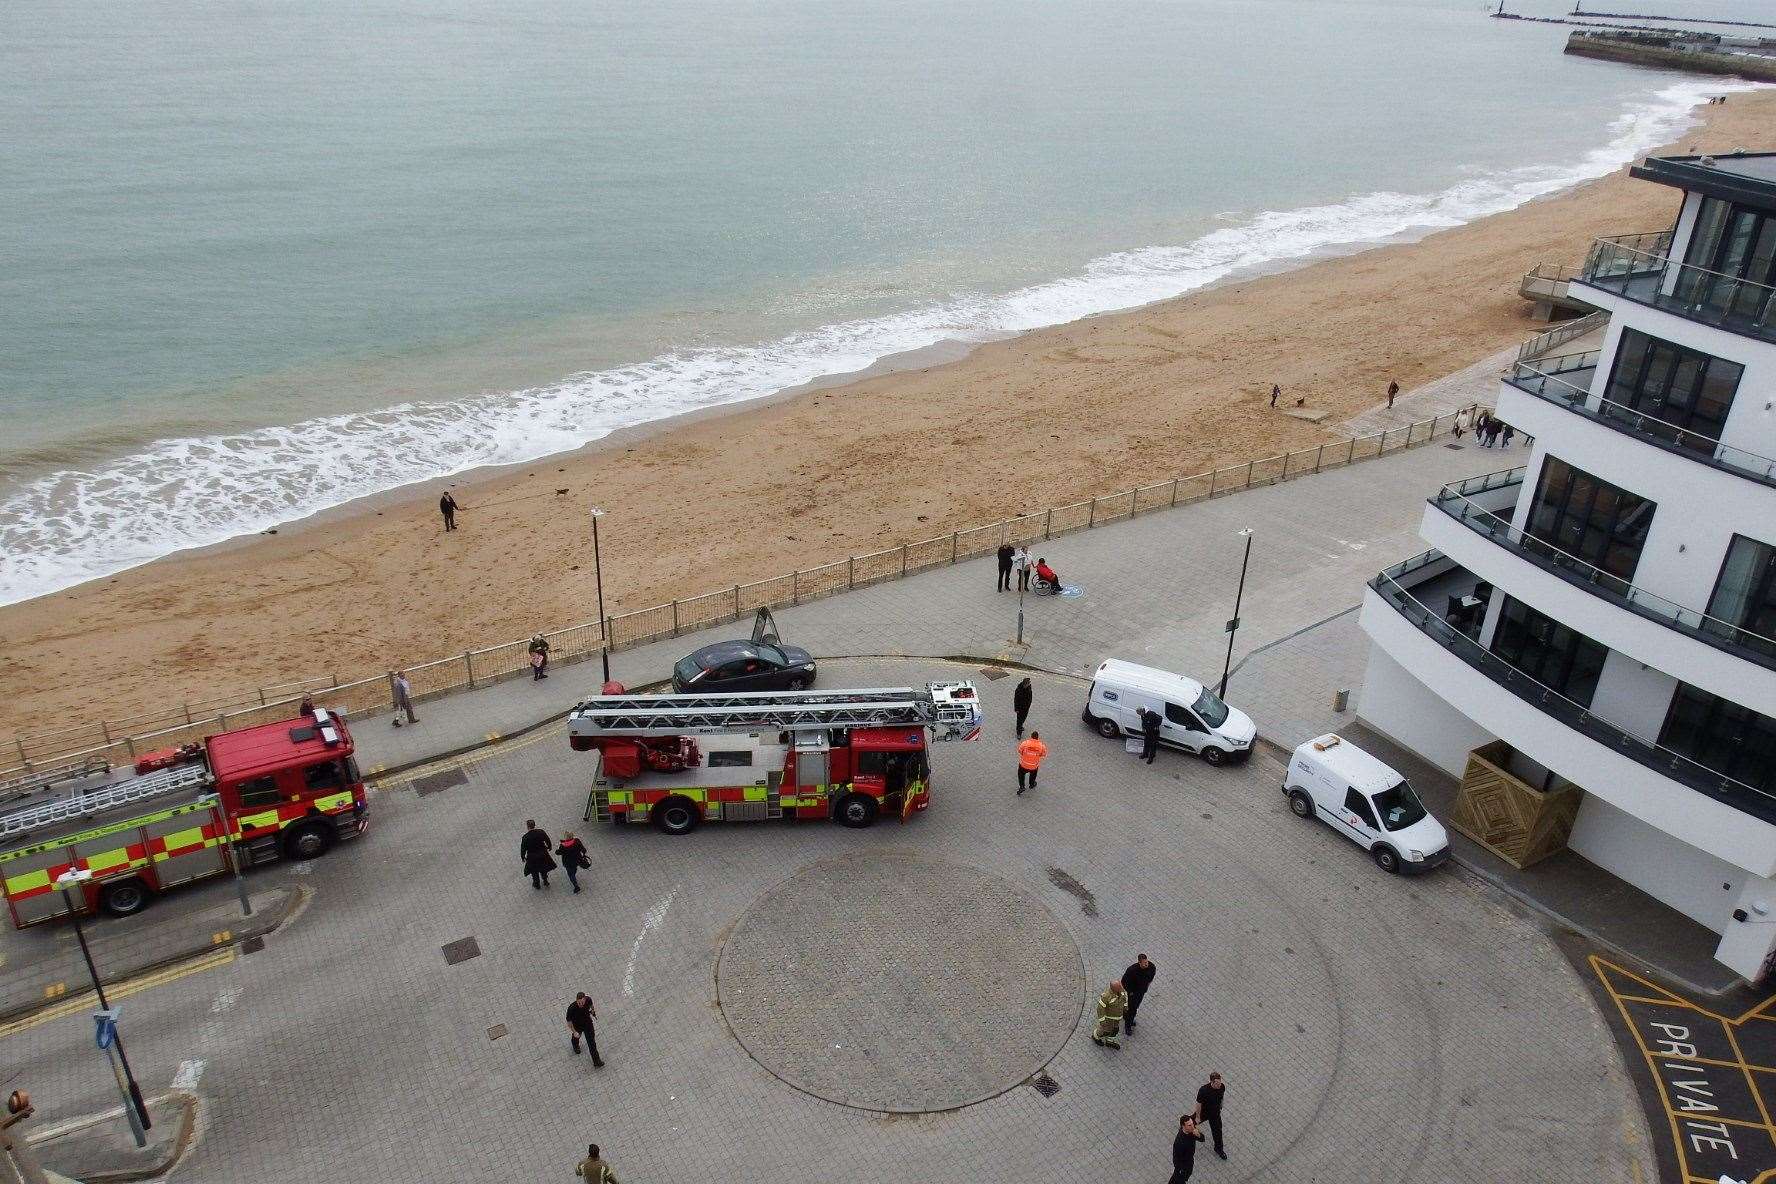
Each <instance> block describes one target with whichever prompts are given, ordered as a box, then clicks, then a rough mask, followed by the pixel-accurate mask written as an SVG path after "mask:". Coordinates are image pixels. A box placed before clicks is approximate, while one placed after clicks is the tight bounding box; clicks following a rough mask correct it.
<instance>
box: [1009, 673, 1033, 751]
mask: <svg viewBox="0 0 1776 1184" xmlns="http://www.w3.org/2000/svg"><path fill="white" fill-rule="evenodd" d="M1035 694H1036V691H1035V688H1034V687H1032V686H1031V685H1030V680H1029V679H1027V678H1026V679H1024V681H1022V682H1020V683H1018V685H1017V690H1015V691H1013V692H1012V693H1011V706H1012V708H1013V710H1015V711H1016V712H1017V733H1018V739H1020V740H1021V739H1023V736H1024V720H1025V719H1026V718H1027V717H1028V716H1029V714H1030V700H1031V699H1032V698H1033V697H1034V696H1035Z"/></svg>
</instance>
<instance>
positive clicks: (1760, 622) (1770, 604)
mask: <svg viewBox="0 0 1776 1184" xmlns="http://www.w3.org/2000/svg"><path fill="white" fill-rule="evenodd" d="M1708 615H1709V616H1710V617H1712V618H1714V620H1712V621H1709V622H1707V623H1706V626H1705V627H1706V628H1708V629H1710V630H1712V631H1714V632H1717V633H1724V632H1726V626H1732V627H1735V628H1738V629H1743V630H1745V632H1746V633H1754V634H1757V635H1758V636H1757V637H1747V636H1745V634H1738V635H1736V636H1735V637H1734V640H1736V641H1738V642H1740V643H1741V644H1744V645H1747V646H1750V647H1752V648H1754V649H1757V650H1760V651H1762V652H1763V653H1766V654H1770V655H1772V656H1776V546H1771V545H1770V544H1769V543H1760V542H1759V541H1758V540H1756V539H1748V538H1746V537H1745V536H1744V535H1738V534H1736V535H1734V536H1733V545H1732V546H1730V547H1728V548H1727V557H1726V559H1725V560H1723V561H1722V562H1721V569H1720V577H1719V578H1718V579H1716V580H1715V581H1714V595H1712V596H1710V597H1709V598H1708Z"/></svg>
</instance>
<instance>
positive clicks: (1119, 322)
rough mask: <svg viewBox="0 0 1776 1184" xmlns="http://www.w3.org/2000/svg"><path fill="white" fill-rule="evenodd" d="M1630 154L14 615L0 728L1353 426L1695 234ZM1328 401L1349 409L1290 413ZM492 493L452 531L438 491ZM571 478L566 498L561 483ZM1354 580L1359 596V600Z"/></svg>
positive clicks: (500, 624) (356, 665)
mask: <svg viewBox="0 0 1776 1184" xmlns="http://www.w3.org/2000/svg"><path fill="white" fill-rule="evenodd" d="M1698 117H1699V118H1700V119H1701V120H1703V123H1702V125H1700V126H1698V127H1697V128H1696V129H1694V130H1692V131H1691V132H1690V133H1688V134H1686V135H1685V136H1683V137H1682V139H1681V140H1680V141H1679V142H1678V143H1676V144H1674V145H1672V146H1671V150H1672V151H1682V152H1688V151H1709V150H1713V151H1724V150H1731V149H1733V148H1739V147H1743V148H1746V149H1750V150H1768V149H1771V148H1776V92H1759V93H1756V94H1745V95H1735V96H1734V97H1733V98H1732V100H1731V102H1729V103H1728V104H1726V105H1724V106H1718V107H1704V108H1701V109H1699V111H1698ZM1676 203H1677V194H1676V193H1675V192H1674V191H1671V190H1667V189H1664V188H1662V187H1659V186H1655V185H1651V184H1647V183H1644V182H1638V181H1633V180H1631V179H1629V177H1628V176H1627V173H1626V170H1622V171H1620V172H1618V173H1615V174H1612V175H1611V176H1609V177H1606V178H1604V179H1602V180H1600V181H1597V182H1594V183H1592V184H1589V185H1586V186H1583V187H1581V188H1580V189H1577V190H1573V191H1569V192H1567V193H1563V194H1560V195H1557V196H1554V197H1552V198H1548V199H1544V200H1541V201H1537V202H1533V203H1531V204H1529V205H1527V206H1524V207H1522V208H1520V209H1517V210H1514V211H1511V212H1508V213H1505V214H1501V215H1497V216H1495V217H1492V218H1487V219H1484V220H1482V221H1479V222H1475V223H1472V224H1470V225H1467V226H1463V227H1459V228H1456V229H1453V230H1449V231H1445V232H1442V233H1439V234H1436V235H1433V236H1431V237H1429V238H1426V239H1424V240H1423V241H1421V242H1417V243H1412V244H1401V245H1395V246H1388V247H1381V248H1376V249H1372V250H1367V251H1363V252H1361V253H1359V254H1355V255H1351V256H1348V257H1344V258H1338V259H1330V260H1326V261H1322V262H1319V263H1315V264H1313V265H1311V266H1308V267H1304V268H1300V269H1298V270H1294V271H1290V272H1286V273H1282V274H1277V275H1272V276H1267V277H1264V278H1259V279H1253V280H1249V281H1243V282H1237V283H1231V284H1226V285H1222V286H1219V287H1216V288H1214V289H1211V290H1207V291H1204V292H1201V293H1197V294H1194V295H1191V296H1187V297H1184V298H1181V299H1178V300H1175V301H1170V302H1167V303H1164V304H1159V305H1154V306H1150V307H1147V308H1144V309H1140V310H1137V311H1134V312H1129V313H1122V314H1116V315H1111V316H1105V317H1100V318H1096V319H1092V320H1088V321H1082V322H1077V323H1074V324H1070V325H1064V326H1060V327H1057V328H1054V329H1048V330H1041V331H1037V332H1033V333H1030V334H1027V335H1024V336H1021V337H1017V338H1013V339H1009V340H1005V341H999V342H995V343H992V344H989V345H985V346H982V347H980V348H978V349H976V350H974V351H973V352H972V353H970V354H968V355H967V356H966V357H963V358H961V359H960V360H954V361H948V362H944V363H943V364H934V365H930V366H925V367H922V368H915V369H909V370H903V371H900V372H896V373H890V374H885V375H880V376H876V377H871V378H868V379H866V380H863V381H857V382H852V383H849V384H847V385H842V386H834V387H828V388H825V389H819V390H813V391H807V392H803V393H800V394H797V395H794V396H791V397H787V398H781V399H777V400H772V401H769V402H766V403H759V404H751V405H747V406H745V407H742V408H740V409H738V410H734V411H732V412H730V413H725V414H719V415H710V416H704V417H701V418H696V419H691V420H687V421H680V422H676V423H672V424H669V425H665V426H663V427H657V428H656V429H655V430H652V431H649V432H646V433H641V434H638V435H636V436H634V437H632V438H627V439H612V440H609V441H605V442H603V443H601V444H599V445H596V446H593V447H590V448H587V449H584V450H582V451H580V452H578V453H574V454H569V455H564V456H560V457H554V458H550V459H548V460H545V461H540V462H537V463H534V464H531V465H527V466H523V467H521V468H518V469H515V470H510V471H503V472H496V473H486V474H479V475H469V476H466V477H463V478H458V479H455V480H453V481H447V482H439V483H434V484H431V485H425V486H414V487H410V488H408V489H406V490H403V491H401V492H400V493H399V494H396V495H389V496H386V497H384V498H380V499H373V500H371V501H368V502H363V503H358V504H356V505H354V506H351V507H348V508H346V509H344V510H341V511H336V512H333V513H330V514H327V515H323V516H321V517H320V518H318V519H316V520H313V521H310V522H307V523H302V524H297V525H294V526H289V527H284V528H282V529H280V531H279V532H278V533H277V534H276V535H275V536H269V535H267V536H258V537H254V538H251V539H247V540H241V541H237V542H235V543H232V544H228V545H225V546H223V547H219V548H214V549H212V550H210V551H207V552H203V553H195V554H186V555H179V556H174V557H171V558H169V559H165V560H162V561H159V562H156V563H153V564H151V565H149V566H147V567H143V568H139V569H136V570H133V571H130V572H127V573H124V574H121V575H119V576H116V577H114V578H110V579H106V580H104V581H101V582H95V583H93V584H88V585H85V586H82V587H78V588H73V589H70V590H67V591H65V592H61V593H57V594H54V595H51V596H47V597H43V598H40V599H37V600H34V601H29V602H26V603H23V604H17V605H12V606H8V607H6V608H3V609H0V638H3V639H4V647H3V649H4V652H3V654H0V689H3V690H4V694H5V700H6V702H7V703H8V705H9V706H8V710H7V711H6V713H5V723H6V726H5V727H4V728H0V733H11V732H13V731H15V730H16V731H18V732H22V733H27V734H28V733H31V732H33V731H37V730H40V729H48V728H53V727H56V726H58V725H61V724H65V723H69V722H75V721H85V720H93V719H97V718H100V717H104V718H108V719H115V718H119V717H123V716H127V715H131V714H136V713H140V712H141V711H143V710H145V709H148V708H150V707H154V706H161V705H164V704H166V703H168V702H170V703H174V704H176V703H177V702H179V701H180V700H182V699H184V698H186V697H191V698H211V697H214V696H217V695H221V694H226V693H228V692H230V691H232V690H234V689H237V688H239V689H242V690H245V691H246V693H248V694H251V688H253V687H254V686H257V685H260V684H269V683H275V682H279V681H282V680H286V679H291V678H296V677H301V676H307V675H313V674H319V673H323V672H337V673H338V674H339V675H340V676H341V677H348V676H354V675H360V674H366V673H372V672H375V671H380V670H386V669H389V668H391V667H393V666H396V665H399V664H403V663H407V662H413V661H419V660H423V659H426V658H431V657H435V656H440V655H445V654H450V653H461V652H462V651H463V650H465V649H469V648H473V647H478V646H482V645H487V644H491V643H494V642H498V641H505V640H510V639H513V638H517V637H520V636H524V635H527V634H529V633H532V632H535V631H538V630H542V629H552V628H557V627H560V626H563V625H567V624H571V623H574V622H577V621H582V620H587V619H590V618H592V617H594V616H595V615H596V608H595V607H594V606H595V598H594V589H593V565H592V561H591V549H592V548H591V538H590V532H589V529H588V523H587V509H588V507H590V506H592V505H594V504H596V505H599V506H602V507H603V508H604V509H606V510H607V511H608V517H606V518H605V519H604V520H603V523H602V525H601V531H602V542H603V555H604V561H605V581H604V583H605V593H606V603H607V608H608V609H609V611H611V612H612V613H617V612H622V611H625V610H627V609H633V608H639V607H643V606H647V605H653V604H657V603H660V602H662V601H666V600H670V599H672V598H673V597H675V596H686V595H691V594H695V593H698V592H702V591H706V590H708V589H711V588H714V587H719V586H723V585H731V584H733V583H735V582H742V581H748V580H753V579H759V578H763V577H767V576H773V575H777V574H780V573H783V572H786V571H788V570H790V569H791V568H792V567H796V568H806V567H811V566H814V565H817V564H820V563H825V562H830V561H832V560H835V559H842V558H843V557H844V556H845V555H847V554H850V553H853V552H858V551H866V550H875V549H878V548H882V547H887V546H891V545H896V544H899V543H901V542H907V541H913V540H918V539H925V538H930V537H932V536H934V535H937V534H940V533H947V532H948V531H950V530H952V529H956V528H960V527H966V526H970V525H975V524H979V523H981V522H986V521H992V520H995V519H997V518H1000V517H1002V516H1005V515H1007V514H1011V513H1015V512H1017V511H1020V510H1024V509H1029V508H1034V507H1041V506H1046V505H1052V504H1058V503H1062V502H1068V501H1073V500H1077V499H1079V498H1081V497H1085V496H1088V495H1091V494H1096V493H1107V492H1110V491H1112V490H1116V489H1126V488H1128V487H1129V486H1130V485H1133V484H1137V483H1145V482H1152V481H1158V480H1162V479H1165V478H1169V477H1172V476H1177V475H1184V474H1191V473H1197V472H1201V471H1203V470H1205V469H1207V468H1209V467H1211V466H1212V465H1217V464H1228V463H1232V462H1234V461H1243V460H1245V459H1247V458H1249V457H1253V456H1264V455H1270V454H1272V453H1275V452H1277V451H1280V450H1282V449H1284V448H1302V447H1307V446H1311V445H1313V444H1315V443H1317V442H1320V441H1322V440H1325V439H1328V438H1330V436H1331V434H1332V433H1331V432H1329V431H1328V430H1327V429H1329V428H1333V427H1335V426H1336V425H1337V424H1338V423H1339V422H1340V421H1342V420H1343V419H1345V418H1347V417H1348V416H1350V415H1353V414H1356V413H1359V412H1361V411H1363V410H1365V409H1367V408H1370V407H1373V406H1374V405H1376V404H1377V403H1378V402H1380V401H1381V400H1382V397H1383V392H1384V391H1385V388H1386V386H1387V384H1388V382H1389V381H1390V380H1393V381H1397V382H1399V383H1400V385H1401V387H1402V388H1403V389H1405V390H1406V391H1408V392H1410V391H1411V390H1412V388H1414V387H1415V386H1417V385H1419V384H1420V383H1423V382H1427V381H1430V380H1432V379H1435V378H1438V377H1440V376H1442V375H1444V374H1446V373H1449V372H1450V371H1453V370H1456V369H1459V368H1461V367H1463V366H1465V365H1467V364H1469V363H1471V362H1473V361H1475V360H1476V359H1478V358H1481V357H1483V356H1485V355H1486V354H1488V353H1490V352H1492V351H1495V350H1498V349H1501V348H1503V347H1505V346H1508V345H1512V344H1515V343H1516V342H1518V341H1520V340H1521V339H1522V338H1523V337H1524V336H1525V335H1526V334H1528V333H1531V332H1534V331H1535V330H1537V329H1538V328H1540V327H1541V326H1539V325H1537V324H1536V323H1535V322H1532V321H1531V320H1530V319H1529V317H1528V312H1529V308H1528V305H1527V303H1526V302H1525V301H1524V300H1522V299H1521V298H1520V297H1519V296H1518V294H1517V282H1518V279H1519V278H1520V277H1521V275H1522V274H1523V272H1524V271H1526V270H1527V269H1528V268H1529V267H1531V266H1533V265H1534V264H1536V263H1541V262H1550V263H1573V262H1577V261H1579V260H1581V259H1582V258H1583V256H1584V253H1585V249H1586V246H1587V245H1588V243H1589V242H1590V240H1591V239H1592V238H1593V237H1594V236H1597V235H1616V234H1628V233H1634V232H1640V231H1650V230H1659V229H1663V228H1666V227H1668V226H1669V225H1670V224H1671V222H1672V220H1673V216H1674V212H1675V209H1676ZM1272 383H1277V384H1280V385H1281V386H1282V388H1283V391H1284V393H1285V396H1286V398H1285V400H1284V402H1285V405H1290V404H1292V403H1293V402H1294V400H1296V399H1304V400H1305V402H1306V405H1307V406H1308V407H1310V408H1314V409H1318V410H1323V411H1326V412H1328V413H1329V414H1328V417H1327V419H1326V422H1325V426H1324V427H1316V426H1314V425H1312V424H1309V423H1306V422H1302V421H1300V420H1298V419H1294V418H1290V417H1288V416H1286V415H1284V414H1283V413H1282V411H1281V410H1276V411H1273V410H1271V409H1270V408H1269V406H1268V395H1269V391H1270V388H1271V384H1272ZM446 486H447V487H449V488H450V489H451V490H452V492H453V493H454V495H455V497H456V499H457V501H458V502H459V503H461V505H462V506H463V507H464V508H463V511H462V513H461V514H460V517H459V522H460V526H461V529H460V530H458V531H456V532H455V533H452V534H449V535H446V534H444V533H443V531H442V529H441V523H440V520H439V515H438V511H437V505H436V503H437V497H438V494H439V491H440V489H441V488H443V487H446ZM558 490H565V491H566V492H565V493H558V492H557V491H558ZM1353 595H1354V594H1353Z"/></svg>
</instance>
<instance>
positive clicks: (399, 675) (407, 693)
mask: <svg viewBox="0 0 1776 1184" xmlns="http://www.w3.org/2000/svg"><path fill="white" fill-rule="evenodd" d="M392 690H393V694H394V697H395V718H394V719H393V720H391V721H390V722H391V723H393V724H394V725H395V726H396V727H397V728H398V727H400V726H401V713H402V712H403V711H405V712H406V713H407V722H408V723H410V724H416V723H418V722H419V717H418V716H417V715H414V714H413V684H412V683H410V682H408V681H407V672H406V671H405V670H397V671H395V681H394V684H393V688H392Z"/></svg>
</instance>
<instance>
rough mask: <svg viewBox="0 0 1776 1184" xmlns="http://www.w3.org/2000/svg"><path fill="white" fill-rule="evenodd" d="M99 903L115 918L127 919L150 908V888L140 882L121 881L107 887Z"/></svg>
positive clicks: (100, 896) (100, 895)
mask: <svg viewBox="0 0 1776 1184" xmlns="http://www.w3.org/2000/svg"><path fill="white" fill-rule="evenodd" d="M99 903H101V904H103V905H104V906H105V911H106V912H107V913H110V914H111V915H112V916H113V917H127V916H129V915H130V914H132V913H139V912H141V911H142V910H143V909H145V908H147V907H148V886H147V885H146V884H144V883H142V881H140V880H119V881H117V882H116V883H115V884H107V885H105V890H104V891H103V892H102V893H100V894H99Z"/></svg>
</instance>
